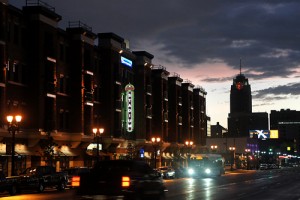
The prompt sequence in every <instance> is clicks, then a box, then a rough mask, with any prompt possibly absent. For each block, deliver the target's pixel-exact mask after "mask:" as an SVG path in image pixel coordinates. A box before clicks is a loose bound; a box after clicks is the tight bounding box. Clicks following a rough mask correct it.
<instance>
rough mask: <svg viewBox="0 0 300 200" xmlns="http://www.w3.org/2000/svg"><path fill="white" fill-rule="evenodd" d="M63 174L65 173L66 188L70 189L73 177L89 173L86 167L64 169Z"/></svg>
mask: <svg viewBox="0 0 300 200" xmlns="http://www.w3.org/2000/svg"><path fill="white" fill-rule="evenodd" d="M64 172H66V173H67V177H68V183H67V187H72V185H71V184H72V178H73V176H80V175H82V174H85V173H89V172H90V168H88V167H71V168H68V169H65V170H64Z"/></svg>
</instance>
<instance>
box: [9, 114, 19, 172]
mask: <svg viewBox="0 0 300 200" xmlns="http://www.w3.org/2000/svg"><path fill="white" fill-rule="evenodd" d="M6 119H7V122H8V129H7V130H8V132H9V133H12V137H11V175H12V176H14V175H15V140H16V138H15V135H16V131H19V123H20V122H21V120H22V116H21V115H16V116H12V115H8V116H7V117H6Z"/></svg>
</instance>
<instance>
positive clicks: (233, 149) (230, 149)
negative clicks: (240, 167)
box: [229, 147, 235, 171]
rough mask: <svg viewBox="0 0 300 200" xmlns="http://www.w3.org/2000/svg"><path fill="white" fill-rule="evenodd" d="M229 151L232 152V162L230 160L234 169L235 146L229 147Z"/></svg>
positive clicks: (231, 168) (231, 167)
mask: <svg viewBox="0 0 300 200" xmlns="http://www.w3.org/2000/svg"><path fill="white" fill-rule="evenodd" d="M229 151H230V152H231V162H230V170H231V171H232V170H233V164H234V157H235V156H234V151H235V147H229Z"/></svg>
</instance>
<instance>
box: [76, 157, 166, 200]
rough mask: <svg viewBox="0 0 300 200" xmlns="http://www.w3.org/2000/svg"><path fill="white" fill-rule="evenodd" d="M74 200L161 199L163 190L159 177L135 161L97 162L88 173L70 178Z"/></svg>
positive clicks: (145, 165) (164, 188)
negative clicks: (114, 199)
mask: <svg viewBox="0 0 300 200" xmlns="http://www.w3.org/2000/svg"><path fill="white" fill-rule="evenodd" d="M72 186H75V187H76V194H77V196H76V197H75V198H76V199H80V198H83V197H85V198H93V197H97V198H98V199H100V198H102V199H104V197H105V199H107V198H109V199H113V198H117V197H118V198H119V199H120V197H123V198H125V199H147V198H149V199H164V198H165V192H166V187H165V185H164V183H163V180H162V178H161V176H160V174H159V173H157V172H156V171H155V170H153V169H152V168H151V167H150V166H149V165H148V164H147V163H145V162H143V161H136V160H106V161H100V162H99V163H97V164H96V166H95V167H94V168H92V169H91V170H90V172H89V173H86V174H81V175H80V176H73V180H72Z"/></svg>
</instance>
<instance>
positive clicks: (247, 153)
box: [245, 149, 251, 169]
mask: <svg viewBox="0 0 300 200" xmlns="http://www.w3.org/2000/svg"><path fill="white" fill-rule="evenodd" d="M250 151H251V150H250V149H245V152H246V156H247V159H246V162H247V169H250V166H249V153H250Z"/></svg>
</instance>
